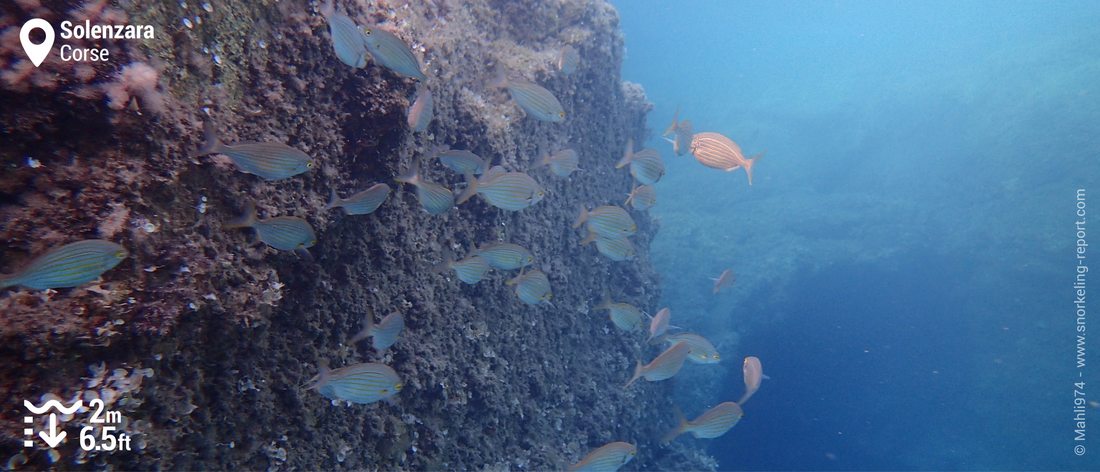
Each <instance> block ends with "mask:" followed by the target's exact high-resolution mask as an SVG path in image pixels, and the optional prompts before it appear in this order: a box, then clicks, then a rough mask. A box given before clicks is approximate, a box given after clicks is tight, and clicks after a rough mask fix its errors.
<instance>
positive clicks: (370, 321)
mask: <svg viewBox="0 0 1100 472" xmlns="http://www.w3.org/2000/svg"><path fill="white" fill-rule="evenodd" d="M373 332H374V311H373V310H371V309H370V308H367V314H366V315H364V316H363V329H361V330H359V332H358V333H355V336H352V337H351V339H348V344H349V345H351V346H354V345H355V343H358V342H359V341H362V340H364V339H367V338H368V337H370V336H371V334H373Z"/></svg>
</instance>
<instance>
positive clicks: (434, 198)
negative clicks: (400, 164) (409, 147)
mask: <svg viewBox="0 0 1100 472" xmlns="http://www.w3.org/2000/svg"><path fill="white" fill-rule="evenodd" d="M419 168H420V159H414V160H413V162H412V164H411V165H409V168H408V169H407V170H406V171H405V172H404V173H402V174H401V175H399V176H397V177H396V178H395V179H394V180H396V181H398V182H401V183H405V184H409V185H412V186H413V187H416V199H417V200H419V201H420V206H421V207H423V208H424V211H427V212H428V214H430V215H439V214H442V213H446V212H447V210H450V209H451V207H453V206H454V204H455V197H454V194H453V193H451V190H450V189H448V188H447V187H444V186H442V185H439V184H437V183H435V182H429V181H427V180H424V179H423V178H421V177H420V173H419V170H417V169H419Z"/></svg>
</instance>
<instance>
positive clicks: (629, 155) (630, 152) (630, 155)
mask: <svg viewBox="0 0 1100 472" xmlns="http://www.w3.org/2000/svg"><path fill="white" fill-rule="evenodd" d="M633 159H634V138H630V139H628V140H626V148H625V150H623V158H622V159H619V162H617V163H616V164H615V168H616V169H622V168H623V167H625V166H626V165H627V164H630V161H631V160H633Z"/></svg>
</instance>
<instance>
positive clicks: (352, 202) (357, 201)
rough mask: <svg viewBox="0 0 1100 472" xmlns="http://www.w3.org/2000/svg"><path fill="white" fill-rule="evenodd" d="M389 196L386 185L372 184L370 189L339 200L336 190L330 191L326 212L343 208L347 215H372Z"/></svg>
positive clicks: (388, 187)
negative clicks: (330, 195)
mask: <svg viewBox="0 0 1100 472" xmlns="http://www.w3.org/2000/svg"><path fill="white" fill-rule="evenodd" d="M389 196H390V186H389V185H386V184H374V185H372V186H371V187H370V188H368V189H366V190H363V191H362V192H359V193H356V194H355V195H352V196H350V197H348V198H340V196H339V195H336V190H333V191H332V197H331V198H330V199H329V202H328V205H325V209H326V210H331V209H333V208H343V209H344V213H347V214H349V215H369V214H371V213H374V211H375V210H377V209H378V207H380V206H382V203H383V202H385V201H386V198H388V197H389Z"/></svg>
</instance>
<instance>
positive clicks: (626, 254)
mask: <svg viewBox="0 0 1100 472" xmlns="http://www.w3.org/2000/svg"><path fill="white" fill-rule="evenodd" d="M593 241H595V242H596V250H597V251H599V252H600V254H603V255H604V257H607V258H608V259H611V260H613V261H616V262H621V261H629V260H631V259H633V258H634V255H635V254H636V253H637V250H636V249H634V243H631V242H630V239H628V238H627V237H626V236H622V237H615V238H608V237H604V236H600V235H597V234H596V233H594V232H591V231H589V232H588V236H587V237H585V238H584V239H582V240H581V246H585V245H587V244H588V243H590V242H593Z"/></svg>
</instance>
